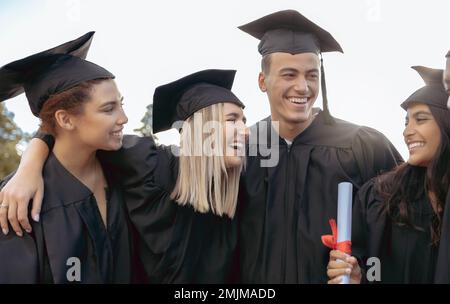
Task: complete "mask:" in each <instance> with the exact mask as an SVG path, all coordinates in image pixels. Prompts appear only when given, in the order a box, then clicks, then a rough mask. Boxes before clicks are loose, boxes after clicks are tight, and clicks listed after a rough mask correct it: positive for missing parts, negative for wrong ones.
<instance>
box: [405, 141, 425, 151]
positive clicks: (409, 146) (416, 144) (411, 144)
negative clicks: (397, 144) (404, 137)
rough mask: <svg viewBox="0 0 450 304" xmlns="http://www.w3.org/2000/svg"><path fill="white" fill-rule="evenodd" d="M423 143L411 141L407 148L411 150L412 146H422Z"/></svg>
mask: <svg viewBox="0 0 450 304" xmlns="http://www.w3.org/2000/svg"><path fill="white" fill-rule="evenodd" d="M424 145H425V143H424V142H413V143H410V144H408V149H409V150H411V149H414V148H418V147H423V146H424Z"/></svg>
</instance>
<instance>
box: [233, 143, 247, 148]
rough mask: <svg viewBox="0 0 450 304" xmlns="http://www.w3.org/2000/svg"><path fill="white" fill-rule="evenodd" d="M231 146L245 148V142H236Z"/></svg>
mask: <svg viewBox="0 0 450 304" xmlns="http://www.w3.org/2000/svg"><path fill="white" fill-rule="evenodd" d="M231 147H232V148H233V149H243V148H244V144H242V143H235V144H233V145H232V146H231Z"/></svg>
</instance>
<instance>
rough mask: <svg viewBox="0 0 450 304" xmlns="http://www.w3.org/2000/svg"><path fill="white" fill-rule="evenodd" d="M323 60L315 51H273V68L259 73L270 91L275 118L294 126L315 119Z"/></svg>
mask: <svg viewBox="0 0 450 304" xmlns="http://www.w3.org/2000/svg"><path fill="white" fill-rule="evenodd" d="M319 71H320V60H319V57H318V56H317V55H316V54H314V53H303V54H295V55H291V54H288V53H273V54H270V68H269V70H268V71H264V72H261V73H260V75H259V87H260V89H261V90H262V91H263V92H267V95H268V97H269V102H270V109H271V114H272V119H273V120H274V121H280V122H283V123H285V124H287V125H292V126H293V127H295V126H297V125H302V124H305V123H308V122H309V121H311V119H312V107H313V105H314V102H315V101H316V99H317V96H318V94H319V87H320V86H319V81H320V77H319V75H320V74H319Z"/></svg>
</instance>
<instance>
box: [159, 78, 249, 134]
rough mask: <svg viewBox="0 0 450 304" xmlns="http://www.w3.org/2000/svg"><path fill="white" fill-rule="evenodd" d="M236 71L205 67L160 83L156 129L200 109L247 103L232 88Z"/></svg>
mask: <svg viewBox="0 0 450 304" xmlns="http://www.w3.org/2000/svg"><path fill="white" fill-rule="evenodd" d="M235 74H236V71H234V70H203V71H200V72H196V73H194V74H191V75H188V76H185V77H183V78H181V79H178V80H176V81H174V82H171V83H168V84H165V85H162V86H159V87H157V88H156V90H155V93H154V95H153V132H155V133H157V132H160V131H165V130H168V129H170V128H171V127H172V124H173V123H174V122H176V121H184V120H186V119H187V118H188V117H190V116H191V115H193V114H194V113H195V112H197V111H198V110H200V109H203V108H206V107H208V106H210V105H213V104H217V103H222V102H231V103H234V104H236V105H238V106H239V107H241V108H244V104H243V103H242V102H241V101H240V100H239V99H238V98H237V97H236V96H235V95H234V94H233V93H232V92H231V91H230V90H231V87H232V86H233V81H234V76H235Z"/></svg>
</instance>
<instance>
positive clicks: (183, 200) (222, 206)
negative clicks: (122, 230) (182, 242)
mask: <svg viewBox="0 0 450 304" xmlns="http://www.w3.org/2000/svg"><path fill="white" fill-rule="evenodd" d="M214 122H215V123H216V124H213V127H212V128H211V131H210V132H204V129H205V128H206V127H208V126H209V125H210V124H211V123H214ZM223 124H224V118H223V103H219V104H214V105H211V106H209V107H206V108H203V109H201V110H199V111H197V112H196V113H195V114H194V115H192V116H191V117H189V118H188V119H186V121H184V123H183V128H182V131H181V134H180V158H179V169H178V178H177V182H176V185H175V189H174V190H173V192H172V194H171V197H172V199H174V200H175V201H176V202H177V203H178V204H180V205H183V206H184V205H186V204H189V205H191V206H192V207H193V208H194V210H196V211H198V212H201V213H207V212H209V211H210V210H211V212H212V213H214V214H216V215H219V216H223V215H224V214H225V215H227V216H228V217H229V218H233V217H234V214H235V212H236V204H237V197H238V192H239V179H240V175H241V171H242V168H243V166H244V161H245V156H241V157H242V158H243V160H242V164H241V165H240V166H237V167H233V168H228V169H227V168H226V167H225V159H224V157H223V155H224V152H225V150H224V143H225V141H224V140H225V139H224V136H223ZM212 130H214V132H213V131H212ZM204 148H206V149H207V150H208V151H205V150H204ZM209 149H212V150H213V151H212V152H213V153H212V154H211V153H208V152H209Z"/></svg>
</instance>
